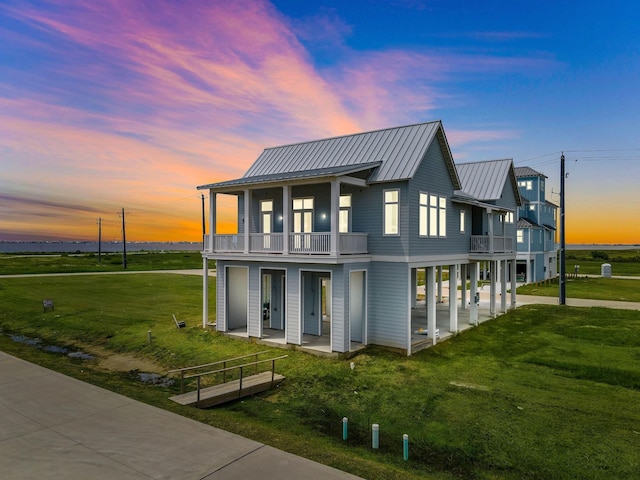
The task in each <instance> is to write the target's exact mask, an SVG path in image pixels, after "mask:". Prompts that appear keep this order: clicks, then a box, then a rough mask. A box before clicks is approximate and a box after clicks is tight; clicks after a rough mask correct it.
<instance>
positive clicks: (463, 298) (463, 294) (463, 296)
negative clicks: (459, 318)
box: [460, 263, 468, 310]
mask: <svg viewBox="0 0 640 480" xmlns="http://www.w3.org/2000/svg"><path fill="white" fill-rule="evenodd" d="M467 271H468V264H466V263H463V264H462V265H460V306H461V307H462V309H463V310H466V309H467Z"/></svg>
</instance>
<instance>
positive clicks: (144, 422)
mask: <svg viewBox="0 0 640 480" xmlns="http://www.w3.org/2000/svg"><path fill="white" fill-rule="evenodd" d="M0 477H1V478H7V479H9V478H10V479H38V480H43V479H61V478H69V479H80V478H82V479H109V480H111V479H114V478H117V479H118V480H129V479H135V480H139V479H172V480H182V479H185V480H186V479H189V480H191V479H208V480H215V479H225V480H234V479H243V480H245V479H260V480H271V479H273V480H276V479H278V480H280V479H283V480H286V479H300V478H304V479H305V480H321V479H322V480H325V479H329V480H331V479H357V478H358V477H355V476H353V475H349V474H347V473H344V472H341V471H339V470H336V469H333V468H331V467H327V466H325V465H322V464H319V463H316V462H313V461H311V460H307V459H304V458H301V457H297V456H295V455H292V454H289V453H286V452H284V451H282V450H278V449H275V448H272V447H269V446H266V445H263V444H261V443H258V442H254V441H252V440H247V439H245V438H243V437H240V436H238V435H234V434H232V433H228V432H226V431H224V430H220V429H217V428H214V427H211V426H208V425H205V424H203V423H199V422H196V421H194V420H191V419H188V418H185V417H181V416H180V415H176V414H173V413H170V412H167V411H165V410H162V409H159V408H156V407H152V406H150V405H146V404H143V403H140V402H137V401H135V400H132V399H130V398H127V397H123V396H122V395H119V394H117V393H113V392H110V391H107V390H104V389H102V388H99V387H96V386H94V385H90V384H88V383H84V382H81V381H79V380H76V379H74V378H71V377H67V376H64V375H62V374H59V373H56V372H53V371H51V370H47V369H46V368H43V367H40V366H37V365H34V364H31V363H29V362H26V361H24V360H20V359H18V358H16V357H13V356H11V355H8V354H6V353H3V352H0Z"/></svg>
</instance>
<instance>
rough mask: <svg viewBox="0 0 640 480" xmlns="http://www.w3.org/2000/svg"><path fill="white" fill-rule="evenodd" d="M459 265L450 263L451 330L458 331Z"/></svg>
mask: <svg viewBox="0 0 640 480" xmlns="http://www.w3.org/2000/svg"><path fill="white" fill-rule="evenodd" d="M457 299H458V265H449V331H450V332H452V333H456V332H457V331H458V300H457Z"/></svg>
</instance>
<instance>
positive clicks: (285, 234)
mask: <svg viewBox="0 0 640 480" xmlns="http://www.w3.org/2000/svg"><path fill="white" fill-rule="evenodd" d="M290 218H291V187H290V186H289V185H284V186H283V187H282V253H283V254H284V255H287V254H288V253H289V219H290Z"/></svg>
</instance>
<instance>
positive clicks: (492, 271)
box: [489, 260, 498, 317]
mask: <svg viewBox="0 0 640 480" xmlns="http://www.w3.org/2000/svg"><path fill="white" fill-rule="evenodd" d="M497 268H498V262H496V261H495V260H491V261H490V262H489V278H490V282H491V287H490V289H489V297H490V298H489V314H490V315H491V316H492V317H495V316H496V290H497V289H496V273H497V272H496V270H497Z"/></svg>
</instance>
